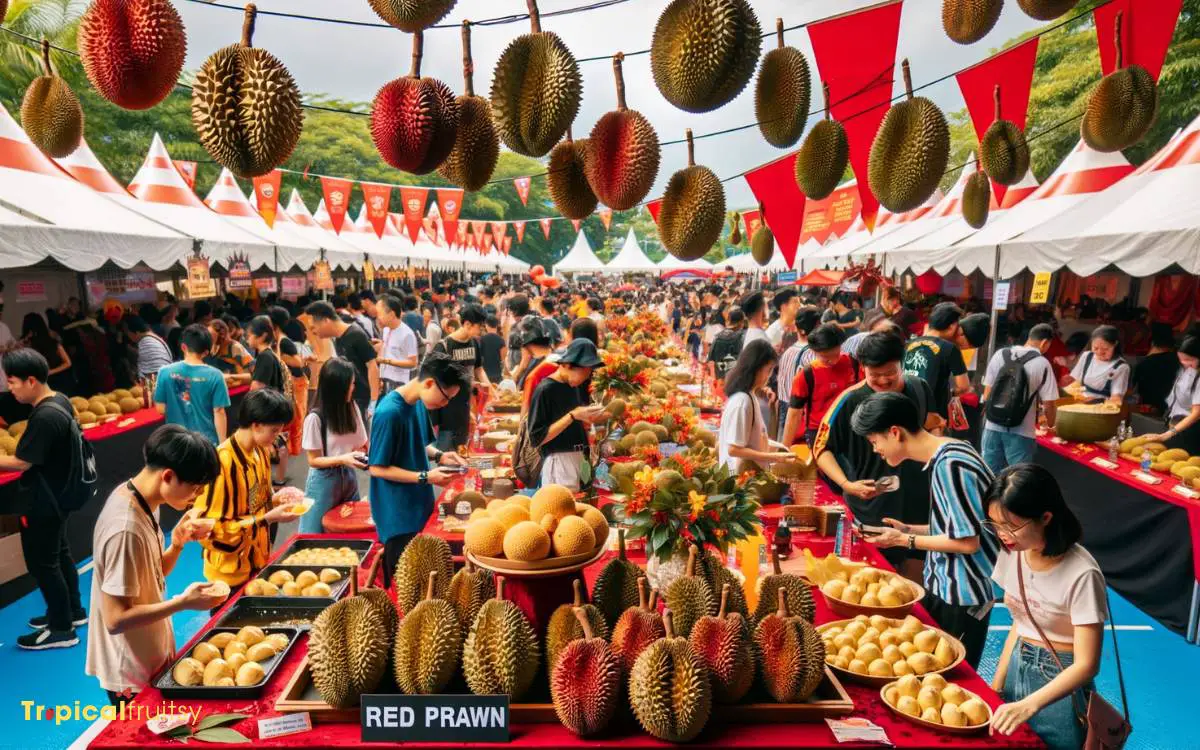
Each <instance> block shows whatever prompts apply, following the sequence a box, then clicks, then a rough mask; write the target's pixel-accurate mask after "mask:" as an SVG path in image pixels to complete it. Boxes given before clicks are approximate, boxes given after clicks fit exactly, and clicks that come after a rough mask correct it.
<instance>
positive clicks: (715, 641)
mask: <svg viewBox="0 0 1200 750" xmlns="http://www.w3.org/2000/svg"><path fill="white" fill-rule="evenodd" d="M732 588H733V587H732V586H730V585H729V584H728V583H727V584H725V585H724V586H722V587H721V606H720V608H719V609H718V610H717V615H716V617H711V616H708V615H706V616H704V617H701V618H700V619H699V620H698V621H697V622H696V624H695V626H693V627H692V635H691V637H690V638H689V639H688V640H689V641H690V642H691V644H692V651H694V652H695V653H696V656H698V657H699V658H700V661H702V662H703V663H704V666H705V667H706V668H707V669H708V678H709V681H710V682H711V683H712V691H713V698H714V699H716V700H717V702H719V703H737V702H738V701H740V700H741V699H742V698H743V697H744V696H745V695H746V693H747V692H749V691H750V686H751V685H753V684H754V658H753V656H752V655H751V653H750V642H749V638H748V636H747V624H746V620H745V618H743V617H742V616H741V615H739V614H738V613H737V612H729V611H728V607H729V593H730V591H731V590H732Z"/></svg>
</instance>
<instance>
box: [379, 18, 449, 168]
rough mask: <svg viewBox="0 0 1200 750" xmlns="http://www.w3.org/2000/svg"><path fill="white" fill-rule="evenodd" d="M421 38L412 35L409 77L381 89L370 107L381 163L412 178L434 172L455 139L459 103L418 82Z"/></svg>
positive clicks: (438, 86)
mask: <svg viewBox="0 0 1200 750" xmlns="http://www.w3.org/2000/svg"><path fill="white" fill-rule="evenodd" d="M424 46H425V42H424V36H423V34H422V32H420V31H418V32H416V33H414V34H413V53H412V71H411V72H410V73H409V74H408V75H407V76H405V77H403V78H397V79H395V80H393V81H389V82H388V83H385V84H384V85H383V87H382V88H380V89H379V92H378V93H377V94H375V101H374V103H373V104H372V106H371V140H372V141H374V142H375V148H376V150H378V151H379V155H380V156H381V157H383V160H384V161H386V162H387V163H388V164H390V165H392V166H393V167H395V168H396V169H399V170H403V171H405V172H410V173H412V174H429V173H430V172H432V171H433V170H435V169H437V167H438V165H440V164H441V163H442V162H443V161H445V160H446V157H447V156H449V155H450V150H451V149H453V148H454V143H455V140H456V139H457V137H458V102H457V101H456V100H455V98H454V93H453V92H452V91H451V90H450V87H449V86H447V85H446V84H444V83H442V82H441V81H439V80H437V79H436V78H422V77H421V58H422V56H423V55H424Z"/></svg>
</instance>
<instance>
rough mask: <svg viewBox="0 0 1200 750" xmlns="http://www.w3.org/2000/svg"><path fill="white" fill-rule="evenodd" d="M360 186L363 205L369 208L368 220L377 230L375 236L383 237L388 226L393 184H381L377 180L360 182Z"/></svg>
mask: <svg viewBox="0 0 1200 750" xmlns="http://www.w3.org/2000/svg"><path fill="white" fill-rule="evenodd" d="M358 186H359V187H360V188H362V191H363V205H365V206H366V208H367V221H368V222H370V224H371V227H372V228H373V229H374V230H375V236H376V237H379V238H382V237H383V230H384V229H385V228H386V227H387V221H388V206H389V205H390V204H391V202H392V186H391V185H380V184H379V183H376V182H360V183H358Z"/></svg>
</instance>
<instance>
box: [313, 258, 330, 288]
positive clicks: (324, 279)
mask: <svg viewBox="0 0 1200 750" xmlns="http://www.w3.org/2000/svg"><path fill="white" fill-rule="evenodd" d="M313 289H316V290H317V291H318V292H332V291H333V269H332V268H330V266H329V261H327V260H324V259H322V260H318V261H317V262H316V263H314V264H313Z"/></svg>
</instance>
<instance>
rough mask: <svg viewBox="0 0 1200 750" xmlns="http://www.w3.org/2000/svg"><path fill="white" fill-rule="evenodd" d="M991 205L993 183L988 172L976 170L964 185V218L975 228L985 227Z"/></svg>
mask: <svg viewBox="0 0 1200 750" xmlns="http://www.w3.org/2000/svg"><path fill="white" fill-rule="evenodd" d="M991 205H992V183H991V181H990V180H989V179H988V176H987V173H986V172H982V171H976V172H975V173H974V174H972V175H971V176H970V177H968V178H967V184H966V185H964V186H963V195H962V215H963V220H964V221H966V222H967V224H969V225H971V226H972V227H974V228H975V229H981V228H983V225H984V224H987V220H988V213H989V212H990V211H991Z"/></svg>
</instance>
